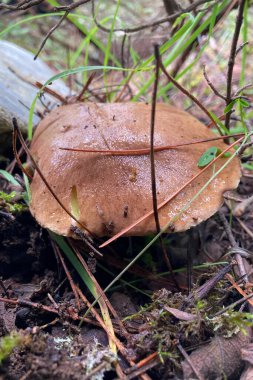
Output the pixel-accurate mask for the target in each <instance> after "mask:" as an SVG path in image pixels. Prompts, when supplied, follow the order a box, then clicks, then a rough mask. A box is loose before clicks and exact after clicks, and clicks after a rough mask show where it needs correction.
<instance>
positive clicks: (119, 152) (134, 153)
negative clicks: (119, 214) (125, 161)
mask: <svg viewBox="0 0 253 380" xmlns="http://www.w3.org/2000/svg"><path fill="white" fill-rule="evenodd" d="M241 136H244V133H235V134H233V135H229V136H227V138H230V137H231V138H232V137H241ZM225 137H226V136H219V137H211V138H209V139H202V140H193V141H189V142H186V143H181V144H175V145H162V146H155V147H154V152H163V151H164V150H169V149H176V148H180V147H183V146H188V145H195V144H201V143H206V142H209V141H217V140H223V139H224V138H225ZM59 149H61V150H68V151H71V152H83V153H102V154H104V155H106V156H142V155H148V154H150V148H141V149H122V150H106V149H92V148H83V149H82V148H64V147H60V148H59Z"/></svg>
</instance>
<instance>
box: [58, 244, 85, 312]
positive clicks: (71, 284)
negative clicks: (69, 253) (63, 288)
mask: <svg viewBox="0 0 253 380" xmlns="http://www.w3.org/2000/svg"><path fill="white" fill-rule="evenodd" d="M52 246H53V249H54V251H55V253H56V255H58V257H59V259H60V261H61V264H62V266H63V269H64V272H65V274H66V276H67V278H68V280H69V283H70V286H71V288H72V290H73V293H74V296H75V299H76V304H77V309H78V310H80V308H81V306H80V300H79V296H78V292H77V290H76V286H75V284H74V281H73V279H72V276H71V274H70V272H69V270H68V268H67V266H66V264H65V261H64V259H63V257H62V254H61V251H60V249H59V247H58V246H57V244H55V243H54V242H53V241H52Z"/></svg>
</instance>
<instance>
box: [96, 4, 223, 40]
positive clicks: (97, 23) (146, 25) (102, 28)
mask: <svg viewBox="0 0 253 380" xmlns="http://www.w3.org/2000/svg"><path fill="white" fill-rule="evenodd" d="M211 1H213V0H198V1H195V2H194V3H193V4H191V5H189V7H187V8H185V9H182V10H181V11H179V12H176V13H174V14H173V15H171V16H169V17H166V18H162V19H160V20H157V21H155V22H152V23H149V24H144V25H140V26H137V27H133V28H116V29H114V30H113V32H124V33H136V32H139V31H140V30H143V29H147V28H153V27H155V26H158V25H161V24H164V23H166V22H168V21H173V20H175V19H176V18H177V17H179V16H181V15H182V14H184V13H188V12H191V11H193V10H194V9H196V8H197V7H198V6H199V5H202V4H206V3H210V2H211ZM218 2H219V1H215V2H214V4H216V3H218ZM92 17H93V20H94V22H95V24H96V26H97V27H98V28H99V29H101V30H103V31H104V32H106V33H110V32H111V29H109V28H106V27H104V26H103V25H101V24H100V23H99V21H97V18H96V15H95V1H94V0H92Z"/></svg>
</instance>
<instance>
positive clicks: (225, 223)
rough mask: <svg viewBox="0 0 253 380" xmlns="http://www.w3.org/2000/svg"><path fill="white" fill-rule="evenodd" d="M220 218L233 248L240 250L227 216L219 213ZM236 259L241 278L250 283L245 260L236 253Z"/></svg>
mask: <svg viewBox="0 0 253 380" xmlns="http://www.w3.org/2000/svg"><path fill="white" fill-rule="evenodd" d="M219 217H220V220H221V222H222V224H223V226H224V229H225V232H226V234H227V237H228V240H229V242H230V244H231V246H232V247H233V248H238V244H237V242H236V240H235V238H234V235H233V233H232V230H231V227H230V225H229V223H228V221H227V219H226V218H225V215H224V214H223V213H222V212H221V211H219ZM235 259H236V261H237V265H238V269H239V272H240V276H241V277H243V278H244V280H245V281H246V282H248V275H247V272H246V270H245V266H244V263H243V258H242V256H241V255H240V254H239V253H236V254H235Z"/></svg>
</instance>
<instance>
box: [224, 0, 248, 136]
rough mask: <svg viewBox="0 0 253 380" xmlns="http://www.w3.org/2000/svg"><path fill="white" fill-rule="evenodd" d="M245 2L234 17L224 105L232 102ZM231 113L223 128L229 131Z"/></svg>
mask: <svg viewBox="0 0 253 380" xmlns="http://www.w3.org/2000/svg"><path fill="white" fill-rule="evenodd" d="M245 2H246V0H241V1H240V4H239V8H238V14H237V17H236V24H235V31H234V35H233V40H232V44H231V49H230V56H229V60H228V71H227V93H226V105H228V104H229V103H230V102H231V101H232V80H233V71H234V64H235V58H236V50H237V43H238V39H239V35H240V30H241V26H242V23H243V11H244V5H245ZM230 117H231V112H228V113H227V114H226V118H225V126H226V128H227V129H229V124H230Z"/></svg>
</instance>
